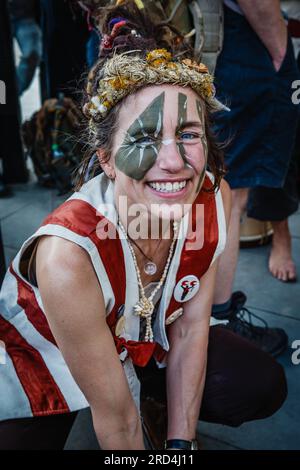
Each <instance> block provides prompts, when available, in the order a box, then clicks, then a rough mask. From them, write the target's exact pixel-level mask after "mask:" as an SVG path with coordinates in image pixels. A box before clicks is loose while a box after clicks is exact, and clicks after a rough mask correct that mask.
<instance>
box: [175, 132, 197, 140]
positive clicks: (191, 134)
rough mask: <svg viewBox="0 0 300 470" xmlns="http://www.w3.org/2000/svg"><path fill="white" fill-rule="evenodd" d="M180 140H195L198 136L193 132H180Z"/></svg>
mask: <svg viewBox="0 0 300 470" xmlns="http://www.w3.org/2000/svg"><path fill="white" fill-rule="evenodd" d="M179 138H180V140H195V139H198V138H199V134H195V133H194V132H182V133H181V134H179Z"/></svg>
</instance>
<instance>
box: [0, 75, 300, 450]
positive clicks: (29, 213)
mask: <svg viewBox="0 0 300 470" xmlns="http://www.w3.org/2000/svg"><path fill="white" fill-rule="evenodd" d="M22 105H23V116H24V117H28V116H30V115H31V113H32V112H33V111H34V110H35V109H37V107H38V106H39V99H38V97H37V81H36V79H35V81H34V84H33V86H32V87H31V90H29V91H28V92H26V93H25V95H24V97H23V98H22ZM28 164H29V167H30V162H28ZM13 191H14V194H13V196H12V197H9V198H6V199H0V224H1V228H2V235H3V243H4V248H5V257H6V263H7V265H8V264H9V263H10V261H11V260H12V259H13V257H14V256H15V254H16V253H17V251H18V249H19V248H20V245H21V244H22V243H23V241H24V240H25V239H26V238H27V237H28V236H29V235H30V234H32V233H33V232H34V231H35V230H36V229H37V228H38V226H39V225H40V224H41V222H42V220H43V219H44V218H45V217H46V216H47V215H48V214H49V212H51V211H52V210H53V209H54V208H55V207H57V206H58V205H59V204H61V203H62V202H63V201H64V199H65V198H66V196H65V197H58V196H57V191H56V190H54V189H52V190H49V189H44V188H41V187H39V186H38V185H37V183H36V182H35V181H34V178H33V177H32V181H31V182H30V183H28V184H27V185H24V184H23V185H15V186H14V187H13ZM290 229H291V233H292V241H293V255H294V259H295V261H296V265H297V269H298V273H299V276H300V212H298V213H296V214H295V215H293V216H292V217H291V218H290ZM269 250H270V247H269V246H265V247H260V248H249V249H243V250H241V253H240V257H239V263H238V270H237V275H236V281H235V289H236V290H243V291H244V292H245V293H246V294H247V296H248V302H247V306H248V307H249V308H250V307H251V309H253V312H254V313H256V314H258V315H260V316H261V317H262V318H263V319H265V320H266V321H267V322H268V323H269V325H270V326H277V327H282V328H284V329H285V330H286V331H287V333H288V335H289V343H290V345H291V344H292V342H293V341H294V340H297V339H298V340H300V286H299V282H300V281H298V282H297V283H294V284H284V283H282V282H280V281H277V280H276V279H274V278H272V277H271V275H270V274H269V272H268V267H267V263H268V255H269ZM292 352H293V350H292V349H291V348H289V349H288V350H287V351H286V352H285V353H284V354H283V355H282V356H281V357H280V358H279V361H280V363H281V364H282V365H283V366H284V369H285V372H286V376H287V381H288V389H289V393H288V398H287V400H286V402H285V404H284V405H283V407H282V408H281V409H280V410H279V411H278V412H277V413H276V414H275V415H273V416H272V417H270V418H268V419H264V420H260V421H254V422H251V423H246V424H244V425H242V426H241V427H239V428H231V427H228V426H220V425H214V424H208V423H204V422H200V423H199V426H198V431H199V433H200V436H201V445H202V448H204V449H208V450H221V449H224V450H226V449H270V450H271V449H278V450H279V449H300V364H299V365H298V366H297V365H293V363H292V360H291V355H292ZM66 448H68V449H95V448H97V442H96V438H95V435H94V432H93V429H92V424H91V416H90V411H89V410H88V409H87V410H83V411H81V412H80V413H79V415H78V417H77V419H76V421H75V424H74V427H73V429H72V432H71V434H70V436H69V439H68V442H67V445H66Z"/></svg>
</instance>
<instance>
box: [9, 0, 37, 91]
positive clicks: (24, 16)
mask: <svg viewBox="0 0 300 470" xmlns="http://www.w3.org/2000/svg"><path fill="white" fill-rule="evenodd" d="M9 9H10V16H11V22H12V29H13V35H14V36H15V38H16V40H17V42H18V45H19V47H20V50H21V60H20V63H19V65H18V68H17V79H18V88H19V90H18V91H19V95H22V93H24V91H25V90H27V88H28V87H29V86H30V84H31V82H32V79H33V77H34V73H35V71H36V68H37V67H38V66H39V64H40V61H41V57H42V32H41V29H40V27H39V25H38V23H37V21H36V13H37V11H36V1H35V0H27V1H26V2H25V1H24V0H9Z"/></svg>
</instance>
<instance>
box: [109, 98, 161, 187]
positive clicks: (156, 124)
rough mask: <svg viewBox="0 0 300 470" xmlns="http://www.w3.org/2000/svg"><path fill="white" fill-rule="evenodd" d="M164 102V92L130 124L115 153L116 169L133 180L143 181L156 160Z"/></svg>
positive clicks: (159, 143) (159, 144)
mask: <svg viewBox="0 0 300 470" xmlns="http://www.w3.org/2000/svg"><path fill="white" fill-rule="evenodd" d="M164 100H165V93H164V92H163V93H161V94H160V95H159V96H157V97H156V98H154V100H153V101H152V102H151V103H150V104H149V105H148V106H147V108H146V109H145V110H144V111H143V112H142V114H140V116H139V117H138V118H137V119H136V120H135V121H134V122H133V123H132V124H131V126H130V127H129V129H128V130H127V132H126V136H125V139H124V141H123V143H122V145H121V146H120V148H119V150H118V152H117V153H116V157H115V162H116V166H117V168H118V169H119V170H120V171H122V172H123V173H125V175H127V176H129V177H130V178H134V179H135V180H138V181H139V180H141V179H143V178H144V176H145V175H146V173H147V171H149V170H150V168H151V167H152V166H153V165H154V163H155V161H156V159H157V156H158V153H159V150H160V147H161V137H162V124H163V109H164Z"/></svg>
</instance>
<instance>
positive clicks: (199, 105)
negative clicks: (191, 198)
mask: <svg viewBox="0 0 300 470" xmlns="http://www.w3.org/2000/svg"><path fill="white" fill-rule="evenodd" d="M196 106H197V111H198V115H199V119H200V122H201V124H202V126H203V132H201V135H200V138H201V142H202V146H203V151H204V156H205V165H204V168H203V171H202V173H201V175H200V177H199V181H198V184H197V188H196V191H197V193H198V192H199V191H200V189H201V187H202V184H203V181H204V178H205V173H206V167H207V158H208V145H207V139H206V135H205V116H204V106H203V105H202V103H201V102H200V101H199V100H196Z"/></svg>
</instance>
